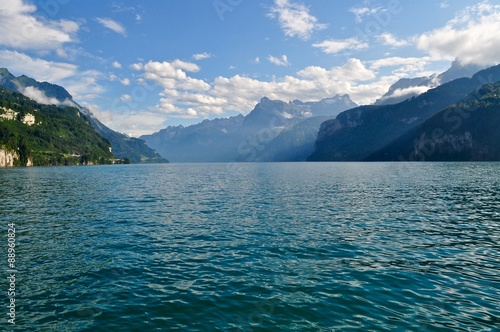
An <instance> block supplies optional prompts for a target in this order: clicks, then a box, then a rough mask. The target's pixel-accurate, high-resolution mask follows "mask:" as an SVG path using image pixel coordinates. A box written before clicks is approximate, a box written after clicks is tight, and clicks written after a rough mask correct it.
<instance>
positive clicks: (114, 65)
mask: <svg viewBox="0 0 500 332" xmlns="http://www.w3.org/2000/svg"><path fill="white" fill-rule="evenodd" d="M113 68H116V69H121V68H122V65H121V63H119V62H118V61H115V62H113Z"/></svg>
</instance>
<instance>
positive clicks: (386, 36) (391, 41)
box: [377, 33, 410, 47]
mask: <svg viewBox="0 0 500 332" xmlns="http://www.w3.org/2000/svg"><path fill="white" fill-rule="evenodd" d="M377 39H378V40H380V41H381V42H382V43H384V45H387V46H392V47H402V46H408V45H410V43H409V42H407V41H406V40H398V39H397V38H396V37H395V36H394V35H393V34H391V33H383V34H381V35H379V36H377Z"/></svg>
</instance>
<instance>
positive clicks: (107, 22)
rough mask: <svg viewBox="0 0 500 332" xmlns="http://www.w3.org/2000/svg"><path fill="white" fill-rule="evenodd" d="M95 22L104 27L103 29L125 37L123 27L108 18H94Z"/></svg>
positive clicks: (125, 31) (125, 33)
mask: <svg viewBox="0 0 500 332" xmlns="http://www.w3.org/2000/svg"><path fill="white" fill-rule="evenodd" d="M96 21H97V22H99V23H100V24H102V26H104V27H105V28H108V29H110V30H112V31H114V32H116V33H118V34H120V35H123V36H126V35H127V30H126V29H125V27H124V26H123V25H121V24H120V23H118V22H116V21H114V20H112V19H110V18H96Z"/></svg>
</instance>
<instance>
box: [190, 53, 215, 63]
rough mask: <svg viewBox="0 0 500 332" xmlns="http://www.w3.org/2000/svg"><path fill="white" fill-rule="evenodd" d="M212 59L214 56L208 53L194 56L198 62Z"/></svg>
mask: <svg viewBox="0 0 500 332" xmlns="http://www.w3.org/2000/svg"><path fill="white" fill-rule="evenodd" d="M211 57H212V55H211V54H210V53H207V52H204V53H198V54H193V59H194V60H196V61H199V60H205V59H209V58H211Z"/></svg>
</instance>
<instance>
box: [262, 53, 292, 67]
mask: <svg viewBox="0 0 500 332" xmlns="http://www.w3.org/2000/svg"><path fill="white" fill-rule="evenodd" d="M267 60H269V62H271V63H272V64H274V65H276V66H283V67H286V66H289V65H290V63H289V62H288V57H287V56H286V55H282V56H281V58H278V57H275V56H272V55H270V56H269V57H268V58H267Z"/></svg>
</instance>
